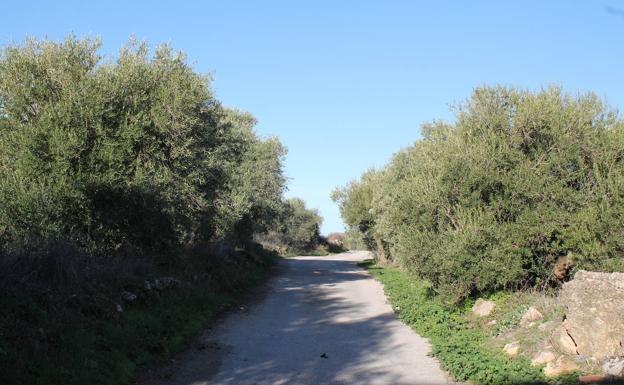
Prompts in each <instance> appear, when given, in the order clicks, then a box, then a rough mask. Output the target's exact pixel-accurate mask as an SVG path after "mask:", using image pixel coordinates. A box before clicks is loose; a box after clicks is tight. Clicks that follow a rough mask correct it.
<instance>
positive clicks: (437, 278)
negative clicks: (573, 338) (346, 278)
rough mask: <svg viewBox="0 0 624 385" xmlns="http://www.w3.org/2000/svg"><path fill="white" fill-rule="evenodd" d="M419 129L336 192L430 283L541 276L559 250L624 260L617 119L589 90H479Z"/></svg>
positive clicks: (469, 289) (448, 290)
mask: <svg viewBox="0 0 624 385" xmlns="http://www.w3.org/2000/svg"><path fill="white" fill-rule="evenodd" d="M422 132H423V139H422V140H420V141H418V142H416V143H415V144H414V145H412V146H411V147H409V148H407V149H405V150H403V151H401V152H400V153H398V154H396V155H395V156H394V157H393V159H392V161H391V162H390V164H389V165H388V166H387V167H386V168H384V169H383V170H381V171H379V172H377V173H376V175H377V176H376V177H375V178H374V179H371V177H370V173H366V174H365V175H364V176H363V177H362V179H361V180H360V181H359V182H356V183H353V184H351V185H349V186H347V188H346V189H343V190H342V191H341V192H339V193H337V194H335V197H337V200H338V203H339V205H340V207H341V212H342V215H343V218H344V219H345V222H346V223H347V225H348V226H350V227H351V228H355V229H358V230H359V231H360V232H362V233H363V234H365V235H369V234H371V229H372V234H374V235H375V236H379V237H381V238H382V239H383V241H384V242H385V243H386V245H387V246H388V249H389V251H390V254H391V256H392V258H394V259H395V260H397V261H399V262H400V263H401V264H402V265H403V266H405V267H407V268H408V269H410V270H412V271H414V272H416V273H418V274H419V275H421V276H422V277H426V278H427V279H429V280H430V281H431V282H432V283H433V285H434V289H435V290H437V291H438V292H440V293H443V294H444V295H446V296H448V297H449V298H452V299H454V300H461V299H463V298H465V297H466V296H468V295H471V294H473V293H476V292H482V291H488V290H494V289H499V288H513V287H525V286H527V285H528V286H531V285H546V284H549V283H552V281H553V279H554V276H553V275H552V268H553V265H554V264H555V263H556V261H557V260H558V259H559V258H562V257H566V258H568V259H569V260H571V262H572V264H573V266H574V269H580V268H586V269H589V268H591V269H599V270H608V271H612V270H622V269H623V268H624V259H623V257H622V255H624V253H623V252H624V243H622V237H621V231H620V229H621V225H622V223H623V220H624V218H623V217H622V214H621V213H623V212H624V201H623V200H622V197H623V196H624V194H623V193H624V161H623V159H624V157H623V155H624V125H623V123H622V121H621V120H620V119H619V118H618V116H617V112H616V111H614V110H611V109H609V108H608V107H606V106H605V105H604V103H603V102H602V101H601V100H600V99H599V98H597V97H596V96H595V95H593V94H586V95H579V96H576V97H572V96H569V95H566V94H565V93H563V92H562V91H561V89H559V88H556V87H551V88H548V89H544V90H542V91H540V92H536V93H532V92H528V91H522V90H516V89H513V88H504V87H484V88H479V89H476V90H475V92H474V94H473V95H472V97H471V98H470V99H469V100H468V101H467V102H466V103H465V104H463V105H462V106H460V108H459V109H458V113H457V117H456V121H455V122H454V123H452V124H449V123H443V122H433V123H429V124H426V125H424V126H423V130H422ZM371 191H372V192H371ZM371 196H372V198H371ZM371 224H372V225H371Z"/></svg>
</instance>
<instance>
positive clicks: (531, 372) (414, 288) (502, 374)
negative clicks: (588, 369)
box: [364, 263, 577, 385]
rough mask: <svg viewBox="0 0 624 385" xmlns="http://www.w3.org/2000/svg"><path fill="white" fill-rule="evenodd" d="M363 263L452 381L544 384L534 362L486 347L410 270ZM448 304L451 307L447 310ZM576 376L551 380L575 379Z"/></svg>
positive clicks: (482, 334)
mask: <svg viewBox="0 0 624 385" xmlns="http://www.w3.org/2000/svg"><path fill="white" fill-rule="evenodd" d="M364 266H365V267H367V268H368V270H369V271H370V272H371V273H372V274H373V275H374V276H375V278H377V279H378V280H380V281H381V282H382V283H383V285H384V291H385V293H386V296H387V297H388V299H389V302H390V303H391V304H392V306H393V308H394V309H395V312H396V313H397V314H398V316H399V318H400V319H401V320H402V321H403V322H405V323H406V324H408V325H410V326H411V327H412V328H413V329H414V330H415V331H416V332H418V333H419V334H420V335H422V336H424V337H426V338H428V339H429V341H430V342H431V344H432V346H433V354H434V355H435V357H436V358H437V359H438V360H439V361H440V363H441V365H442V367H443V368H444V369H445V370H447V371H448V372H449V373H450V374H451V375H452V376H453V377H454V379H455V380H457V381H461V382H464V381H470V383H472V384H475V385H481V384H483V385H486V384H491V385H503V384H510V385H511V384H513V385H520V384H527V385H528V384H532V385H537V384H547V383H548V381H547V379H546V378H545V377H544V376H543V374H542V371H541V368H540V367H534V366H531V362H530V361H529V360H528V359H526V358H524V357H517V358H512V357H509V356H507V355H505V354H504V353H502V352H501V351H498V350H493V349H491V348H489V347H487V345H486V344H484V342H486V339H487V335H486V333H485V332H484V331H483V330H481V329H479V328H476V327H473V326H471V324H470V322H468V320H467V319H466V318H465V317H464V315H463V314H462V312H461V309H459V308H457V307H454V308H449V307H447V306H446V305H444V304H443V303H442V302H440V301H439V299H436V298H433V297H432V293H431V285H430V284H429V283H427V282H425V281H423V280H420V279H418V278H417V277H415V276H414V275H412V274H410V273H407V272H402V271H399V270H396V269H393V268H384V267H380V266H375V265H372V264H370V263H367V264H364ZM453 309H454V310H453ZM576 380H577V377H574V378H568V379H566V380H565V381H563V382H562V381H561V379H554V380H551V381H552V383H558V384H564V383H565V384H567V383H570V384H572V383H577V382H576Z"/></svg>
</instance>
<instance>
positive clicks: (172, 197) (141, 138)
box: [0, 37, 285, 254]
mask: <svg viewBox="0 0 624 385" xmlns="http://www.w3.org/2000/svg"><path fill="white" fill-rule="evenodd" d="M99 47H100V43H99V42H98V41H95V40H90V39H76V38H74V37H69V38H67V39H66V40H65V41H63V42H60V43H59V42H54V41H49V40H28V41H27V42H26V43H25V44H23V45H16V46H9V47H8V48H6V49H5V50H4V51H3V53H2V56H1V57H0V202H2V203H1V204H0V241H2V242H3V244H4V245H5V246H6V245H9V244H11V245H16V244H18V243H21V244H29V243H33V242H38V241H45V240H48V239H59V238H62V239H64V240H66V241H70V242H72V243H75V244H77V245H79V246H80V247H82V248H83V249H85V250H87V251H90V252H95V253H105V254H110V253H118V252H124V253H137V252H140V253H146V252H147V253H153V252H159V253H171V252H173V251H175V250H178V249H180V248H184V247H188V246H191V245H193V244H195V243H197V242H203V241H218V240H234V241H240V240H241V238H249V237H250V234H251V233H252V232H253V231H256V230H257V229H260V228H262V227H263V223H266V222H268V221H270V219H271V216H272V215H274V212H275V210H277V207H278V206H279V205H280V204H281V193H282V191H283V188H284V183H285V180H284V177H283V175H282V159H283V155H284V153H285V150H284V148H283V147H282V145H281V144H280V143H279V141H278V140H277V139H275V138H271V139H268V140H262V139H260V138H258V137H257V136H256V134H255V133H254V131H253V125H254V123H255V121H254V119H253V117H251V116H250V115H249V114H244V113H240V112H237V111H233V110H228V109H226V108H223V107H222V106H221V105H220V103H219V102H218V101H217V100H216V99H215V98H214V95H213V94H212V91H211V89H210V78H209V77H207V76H204V75H201V74H198V73H196V72H195V71H194V70H193V68H192V67H191V66H189V65H188V64H187V63H186V61H185V57H184V55H183V54H181V53H178V52H174V51H173V50H172V49H171V48H170V47H168V46H160V47H158V48H157V49H156V50H155V51H154V52H150V50H149V49H148V47H147V46H146V45H145V44H142V43H137V42H134V41H131V42H129V43H128V44H127V45H126V47H124V48H123V49H122V50H121V52H120V53H119V55H118V56H117V58H116V60H114V61H111V60H108V61H103V60H102V58H101V57H100V56H99V54H98V49H99Z"/></svg>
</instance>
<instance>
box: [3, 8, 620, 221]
mask: <svg viewBox="0 0 624 385" xmlns="http://www.w3.org/2000/svg"><path fill="white" fill-rule="evenodd" d="M2 8H3V18H2V19H3V20H2V23H0V42H1V43H2V44H3V45H5V44H8V43H11V42H21V41H22V40H23V39H24V38H25V37H27V36H37V37H44V36H47V37H49V38H52V39H62V38H63V37H65V36H66V35H67V34H69V33H72V32H73V33H75V34H76V35H78V36H85V35H87V36H99V37H101V38H102V40H103V43H104V47H103V51H102V52H103V53H105V54H109V55H114V54H115V53H116V52H117V51H118V49H119V48H120V47H121V46H122V45H123V44H124V43H125V42H126V41H127V40H128V38H129V37H130V36H131V35H134V36H136V37H137V38H138V39H140V40H146V41H148V42H149V43H151V44H154V45H155V44H158V43H163V42H166V43H170V44H171V45H172V46H173V47H174V48H176V49H179V50H182V51H185V52H186V53H187V54H188V57H189V61H190V62H191V63H192V64H193V66H194V67H195V68H196V69H197V70H198V71H200V72H209V73H212V74H213V75H214V78H215V81H214V84H213V87H214V90H215V92H216V94H217V97H218V98H219V99H220V100H222V101H223V103H224V104H225V105H227V106H231V107H236V108H239V109H243V110H247V111H249V112H251V113H252V114H254V115H255V116H256V117H257V118H258V121H259V124H258V127H257V129H258V132H259V133H260V134H261V135H263V136H269V135H277V136H278V137H279V138H280V139H281V140H282V142H283V143H284V144H285V145H286V146H287V147H288V150H289V154H288V156H287V158H286V167H285V171H286V174H287V175H288V177H289V178H290V182H289V192H288V195H289V196H300V197H302V198H304V199H305V200H306V201H307V202H308V204H309V205H310V206H312V207H317V208H318V209H319V210H320V212H321V214H322V215H323V217H324V219H325V222H324V225H323V232H324V233H329V232H331V231H341V230H342V222H341V220H340V217H339V214H338V210H337V208H336V207H335V205H334V204H333V203H332V202H331V200H330V199H329V194H330V192H331V190H332V189H334V188H335V187H336V186H339V185H343V184H345V183H346V182H348V181H349V180H351V179H354V178H357V177H358V176H359V175H360V174H361V173H362V172H363V171H365V170H366V169H368V168H370V167H380V166H383V165H384V164H385V162H387V160H388V159H389V158H390V157H391V155H392V154H393V153H395V152H396V151H398V150H400V149H401V148H403V147H406V146H408V145H410V144H411V143H412V142H414V141H415V140H417V139H418V138H419V127H420V124H421V123H423V122H425V121H429V120H432V119H444V120H451V119H452V118H453V115H452V113H451V112H449V106H451V105H453V104H456V103H457V102H461V101H462V100H463V99H465V98H466V97H468V96H469V95H470V93H471V91H472V89H473V88H474V87H477V86H480V85H484V84H503V85H514V86H517V87H522V88H531V89H536V88H539V87H540V86H546V85H549V84H556V85H561V86H563V87H564V88H565V89H566V90H568V91H569V92H572V93H577V92H585V91H595V92H596V93H598V95H600V96H602V97H604V98H606V99H607V100H608V102H609V103H610V104H611V105H613V106H616V107H617V106H624V86H623V85H624V65H623V63H624V44H623V41H624V40H623V37H624V2H623V1H621V0H612V1H600V0H598V1H591V0H587V1H523V2H514V3H513V4H512V3H511V2H505V1H435V2H434V1H429V2H418V1H391V0H387V1H363V0H360V1H319V0H316V1H258V0H256V1H251V0H250V1H234V0H232V1H225V0H224V1H203V2H199V1H197V2H185V1H177V2H169V3H167V2H155V1H154V2H147V1H130V0H126V1H123V2H117V1H107V2H99V3H98V4H88V2H84V1H80V2H78V1H65V2H63V1H54V2H52V1H48V2H43V1H12V0H9V1H8V2H7V1H3V6H2Z"/></svg>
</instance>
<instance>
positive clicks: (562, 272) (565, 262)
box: [553, 254, 573, 281]
mask: <svg viewBox="0 0 624 385" xmlns="http://www.w3.org/2000/svg"><path fill="white" fill-rule="evenodd" d="M572 265H573V263H572V258H571V256H570V254H568V255H565V256H561V257H559V258H557V262H555V266H554V267H553V275H554V276H555V278H557V279H558V280H560V281H563V280H564V279H566V278H567V277H568V272H569V271H570V269H571V268H572Z"/></svg>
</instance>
